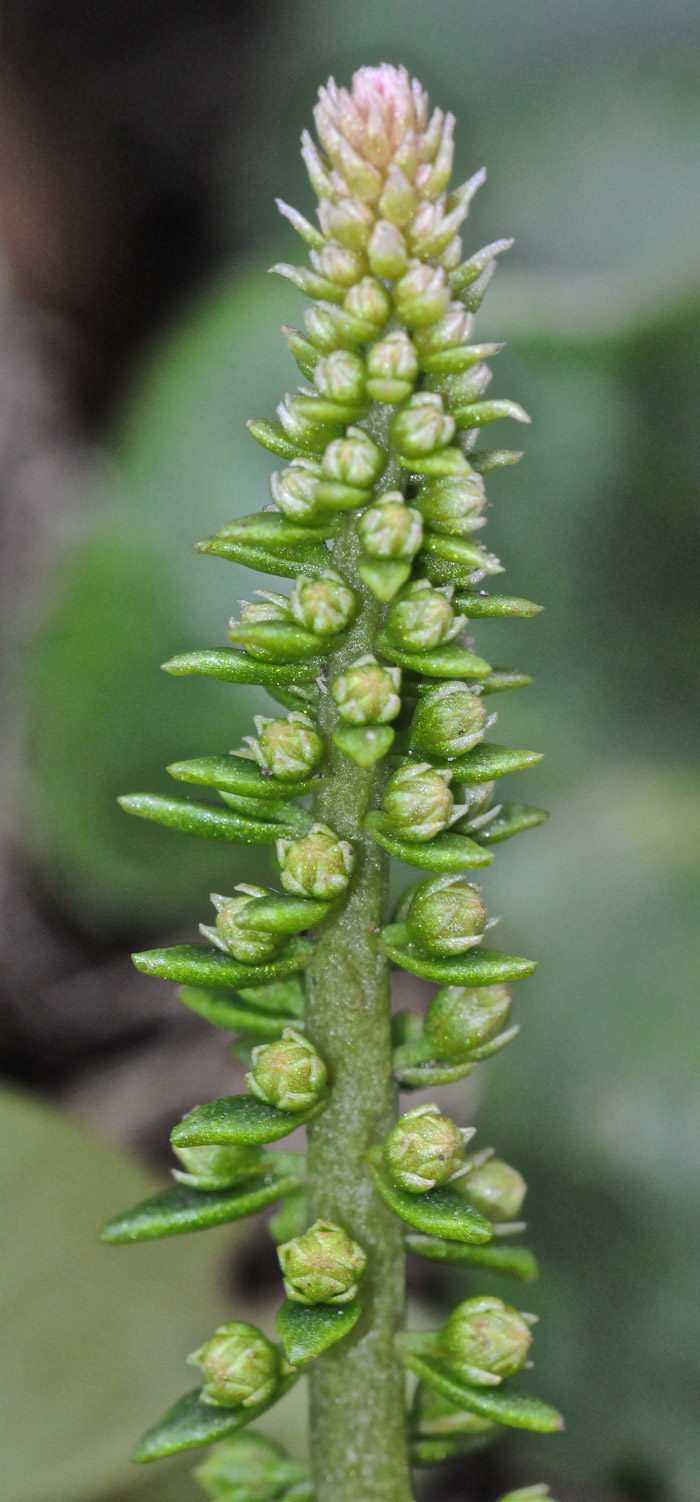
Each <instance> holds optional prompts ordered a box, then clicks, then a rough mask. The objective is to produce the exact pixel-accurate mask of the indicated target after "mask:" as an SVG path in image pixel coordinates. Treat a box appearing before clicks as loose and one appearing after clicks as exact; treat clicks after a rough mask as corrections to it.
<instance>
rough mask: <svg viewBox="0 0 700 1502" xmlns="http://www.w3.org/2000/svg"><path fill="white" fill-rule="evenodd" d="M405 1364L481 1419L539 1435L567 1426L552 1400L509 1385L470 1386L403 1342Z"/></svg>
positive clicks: (433, 1359) (430, 1357)
mask: <svg viewBox="0 0 700 1502" xmlns="http://www.w3.org/2000/svg"><path fill="white" fill-rule="evenodd" d="M400 1346H401V1354H402V1357H403V1360H404V1362H405V1365H406V1366H407V1367H408V1368H409V1370H410V1371H412V1372H415V1374H416V1376H417V1377H420V1378H421V1379H422V1381H423V1382H428V1383H429V1384H430V1386H431V1387H435V1388H437V1391H438V1392H441V1393H442V1394H443V1396H444V1397H446V1398H449V1400H450V1402H451V1403H454V1405H455V1407H461V1408H468V1409H469V1411H470V1412H471V1413H478V1414H479V1417H480V1418H484V1419H491V1420H492V1421H493V1423H495V1424H506V1425H508V1427H509V1428H512V1429H532V1430H535V1431H536V1432H537V1433H540V1434H553V1433H556V1431H557V1430H560V1429H563V1428H564V1420H563V1418H562V1416H561V1414H560V1413H557V1411H556V1409H555V1408H550V1406H549V1403H543V1402H542V1400H541V1399H540V1398H531V1397H530V1396H529V1394H527V1393H520V1392H513V1391H509V1390H508V1388H506V1387H498V1388H495V1387H467V1386H466V1384H465V1383H463V1382H460V1381H459V1379H458V1378H456V1377H453V1376H451V1375H450V1374H448V1372H447V1370H446V1369H445V1367H443V1366H442V1365H441V1363H440V1362H439V1361H436V1360H435V1358H434V1357H433V1356H424V1355H422V1354H420V1353H419V1352H417V1351H415V1350H411V1348H410V1346H407V1345H404V1344H403V1342H400Z"/></svg>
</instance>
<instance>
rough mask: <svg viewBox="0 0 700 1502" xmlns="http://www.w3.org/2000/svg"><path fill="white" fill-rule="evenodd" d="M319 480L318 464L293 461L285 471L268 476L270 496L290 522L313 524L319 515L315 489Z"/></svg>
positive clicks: (301, 460)
mask: <svg viewBox="0 0 700 1502" xmlns="http://www.w3.org/2000/svg"><path fill="white" fill-rule="evenodd" d="M320 478H321V466H320V464H315V463H314V461H313V460H311V459H293V460H292V463H291V464H290V465H289V466H288V468H287V469H283V470H281V471H278V472H276V473H275V474H273V475H271V476H270V494H271V495H272V499H273V501H274V502H275V504H276V505H277V506H278V507H279V509H280V511H281V512H282V514H283V515H284V516H288V517H289V518H290V520H291V521H295V522H302V523H304V522H313V521H315V520H316V518H317V517H318V514H319V506H318V501H317V499H316V489H317V486H318V482H319V480H320Z"/></svg>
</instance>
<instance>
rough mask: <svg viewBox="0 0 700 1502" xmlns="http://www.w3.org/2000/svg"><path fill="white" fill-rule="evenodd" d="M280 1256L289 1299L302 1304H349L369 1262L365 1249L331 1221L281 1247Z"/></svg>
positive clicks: (314, 1225) (315, 1226)
mask: <svg viewBox="0 0 700 1502" xmlns="http://www.w3.org/2000/svg"><path fill="white" fill-rule="evenodd" d="M277 1256H278V1257H279V1263H280V1267H281V1269H282V1273H283V1275H284V1288H285V1292H286V1294H287V1298H289V1299H294V1300H296V1302H297V1303H299V1304H348V1303H349V1302H350V1300H351V1299H354V1297H355V1294H356V1293H357V1284H358V1279H359V1278H360V1277H361V1276H362V1273H363V1272H364V1268H365V1263H366V1261H367V1258H366V1256H365V1253H364V1252H363V1250H362V1247H361V1246H358V1244H357V1242H356V1241H352V1240H351V1239H350V1237H349V1236H348V1234H347V1231H344V1230H343V1228H342V1226H335V1225H333V1224H332V1222H331V1221H329V1220H317V1221H315V1222H314V1224H313V1225H312V1226H311V1227H310V1229H309V1230H308V1231H305V1232H304V1234H303V1236H295V1238H294V1240H293V1241H288V1242H286V1243H285V1245H284V1246H278V1248H277Z"/></svg>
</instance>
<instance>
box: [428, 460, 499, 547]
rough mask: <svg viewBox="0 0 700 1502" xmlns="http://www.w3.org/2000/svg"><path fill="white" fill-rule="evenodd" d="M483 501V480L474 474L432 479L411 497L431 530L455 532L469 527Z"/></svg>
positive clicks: (471, 528)
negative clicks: (431, 481)
mask: <svg viewBox="0 0 700 1502" xmlns="http://www.w3.org/2000/svg"><path fill="white" fill-rule="evenodd" d="M485 504H486V492H485V490H484V482H483V480H482V478H481V475H477V474H471V475H448V476H446V477H445V479H443V480H434V481H433V483H432V484H431V485H428V486H426V487H425V489H423V490H421V491H420V492H419V494H418V495H417V496H416V497H415V501H414V505H416V506H417V507H418V509H419V511H421V512H422V513H423V516H424V518H425V521H426V523H427V525H428V526H429V527H430V528H431V529H432V531H434V532H447V533H455V534H456V535H457V536H461V535H462V534H463V533H465V532H471V531H472V530H473V528H474V527H475V525H477V524H478V522H479V519H480V516H481V512H482V510H483V508H484V506H485Z"/></svg>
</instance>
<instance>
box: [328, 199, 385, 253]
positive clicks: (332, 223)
mask: <svg viewBox="0 0 700 1502" xmlns="http://www.w3.org/2000/svg"><path fill="white" fill-rule="evenodd" d="M318 217H319V222H320V225H321V229H322V230H323V232H324V234H325V235H328V238H329V239H332V240H339V241H340V243H341V245H347V246H348V248H349V249H350V250H364V249H365V247H366V246H367V244H368V242H369V237H370V235H371V233H372V230H373V228H374V214H373V213H372V210H371V209H370V207H369V205H368V204H366V203H360V200H359V199H358V198H341V200H340V202H339V203H331V202H330V201H329V200H328V199H327V198H324V199H322V200H321V202H320V203H319V206H318Z"/></svg>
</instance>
